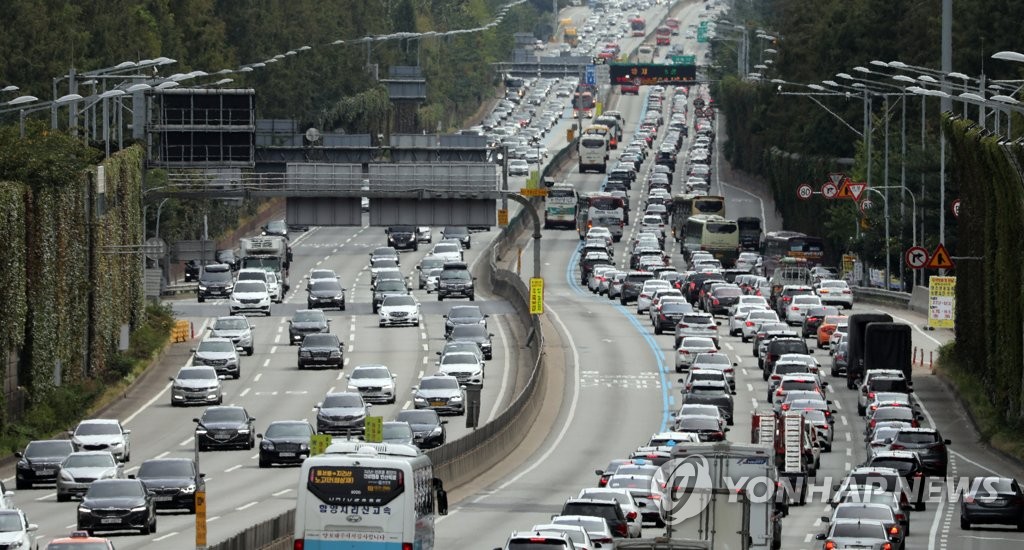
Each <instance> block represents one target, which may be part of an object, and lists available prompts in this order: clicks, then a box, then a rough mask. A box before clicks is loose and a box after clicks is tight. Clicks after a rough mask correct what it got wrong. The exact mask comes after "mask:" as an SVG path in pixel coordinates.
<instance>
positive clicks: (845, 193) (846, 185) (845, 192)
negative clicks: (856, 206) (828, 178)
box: [836, 178, 853, 199]
mask: <svg viewBox="0 0 1024 550" xmlns="http://www.w3.org/2000/svg"><path fill="white" fill-rule="evenodd" d="M836 198H837V199H853V193H852V192H851V191H850V178H846V179H844V180H843V184H842V185H841V186H839V193H838V194H837V195H836Z"/></svg>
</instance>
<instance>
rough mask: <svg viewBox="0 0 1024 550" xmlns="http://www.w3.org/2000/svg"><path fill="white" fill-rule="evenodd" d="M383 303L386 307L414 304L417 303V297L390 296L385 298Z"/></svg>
mask: <svg viewBox="0 0 1024 550" xmlns="http://www.w3.org/2000/svg"><path fill="white" fill-rule="evenodd" d="M381 305H383V306H385V307H388V306H390V307H395V306H414V305H416V299H415V298H413V297H412V296H388V297H387V298H384V303H383V304H381Z"/></svg>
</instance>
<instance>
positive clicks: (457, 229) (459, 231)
mask: <svg viewBox="0 0 1024 550" xmlns="http://www.w3.org/2000/svg"><path fill="white" fill-rule="evenodd" d="M445 239H456V240H458V241H459V242H460V243H462V249H463V250H469V249H470V245H472V244H473V242H472V239H470V236H469V228H468V227H466V226H464V225H447V226H445V228H444V229H442V230H441V240H442V241H443V240H445Z"/></svg>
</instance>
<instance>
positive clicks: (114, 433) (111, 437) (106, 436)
mask: <svg viewBox="0 0 1024 550" xmlns="http://www.w3.org/2000/svg"><path fill="white" fill-rule="evenodd" d="M131 433H132V431H131V430H126V429H125V428H124V426H122V425H121V421H120V420H116V419H113V418H93V419H89V420H82V421H81V422H79V423H78V426H76V427H75V429H74V430H71V431H69V432H68V435H69V436H70V437H71V444H72V445H74V446H75V450H76V451H110V453H111V454H113V455H114V458H117V459H118V460H120V461H121V462H128V461H129V460H130V459H131V456H132V449H131V444H132V441H131V438H130V437H129V436H130V435H131Z"/></svg>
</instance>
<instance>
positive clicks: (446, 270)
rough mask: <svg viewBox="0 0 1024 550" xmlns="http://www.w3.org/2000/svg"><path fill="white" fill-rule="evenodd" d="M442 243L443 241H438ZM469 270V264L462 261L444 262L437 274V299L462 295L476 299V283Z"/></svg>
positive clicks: (471, 299)
mask: <svg viewBox="0 0 1024 550" xmlns="http://www.w3.org/2000/svg"><path fill="white" fill-rule="evenodd" d="M438 244H443V243H438ZM475 280H476V277H473V276H472V275H471V274H470V272H469V266H467V265H466V264H465V263H463V262H445V264H444V266H443V267H442V268H441V272H440V273H438V275H437V301H439V302H441V301H444V299H445V298H452V297H456V296H458V297H462V298H469V301H471V302H472V301H475V300H476V285H474V284H473V281H475Z"/></svg>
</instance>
